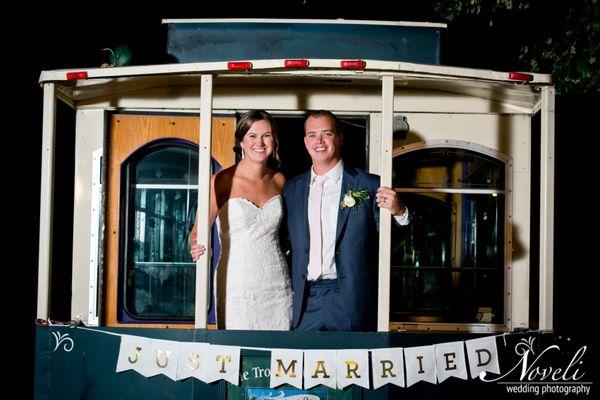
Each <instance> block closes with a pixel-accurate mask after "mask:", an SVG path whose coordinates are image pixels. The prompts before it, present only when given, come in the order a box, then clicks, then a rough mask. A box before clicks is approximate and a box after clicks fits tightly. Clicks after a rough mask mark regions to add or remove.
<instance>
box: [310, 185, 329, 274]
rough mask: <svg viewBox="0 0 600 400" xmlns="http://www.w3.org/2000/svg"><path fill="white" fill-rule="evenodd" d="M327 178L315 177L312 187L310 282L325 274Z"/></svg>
mask: <svg viewBox="0 0 600 400" xmlns="http://www.w3.org/2000/svg"><path fill="white" fill-rule="evenodd" d="M326 180H327V177H326V176H319V175H317V176H315V178H314V183H313V186H312V187H311V193H310V194H311V199H310V200H311V201H309V202H308V203H309V204H308V227H309V231H310V254H309V259H308V275H307V277H306V279H307V280H309V281H316V280H317V279H319V277H320V276H321V274H323V231H322V226H323V224H322V221H321V203H322V199H323V185H324V184H325V181H326Z"/></svg>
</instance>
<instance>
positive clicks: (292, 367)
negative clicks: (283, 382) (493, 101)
mask: <svg viewBox="0 0 600 400" xmlns="http://www.w3.org/2000/svg"><path fill="white" fill-rule="evenodd" d="M296 362H297V360H292V362H290V365H289V366H288V367H287V368H286V367H285V365H283V361H282V360H280V359H277V373H276V374H275V376H276V377H278V378H281V377H282V376H283V374H284V373H285V374H286V375H287V374H288V373H289V372H290V370H291V371H292V373H291V374H290V377H291V378H295V377H296ZM282 369H283V373H282V372H281V370H282Z"/></svg>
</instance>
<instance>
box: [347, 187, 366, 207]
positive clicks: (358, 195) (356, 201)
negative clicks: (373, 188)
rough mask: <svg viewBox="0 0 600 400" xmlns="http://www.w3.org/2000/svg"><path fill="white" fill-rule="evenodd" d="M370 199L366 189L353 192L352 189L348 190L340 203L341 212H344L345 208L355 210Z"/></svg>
mask: <svg viewBox="0 0 600 400" xmlns="http://www.w3.org/2000/svg"><path fill="white" fill-rule="evenodd" d="M368 198H369V195H368V194H367V191H366V190H365V189H357V190H353V189H352V188H348V189H347V190H346V193H344V198H343V199H342V201H341V203H340V210H343V209H344V208H350V209H354V208H356V207H359V206H360V205H361V203H362V202H363V200H367V199H368Z"/></svg>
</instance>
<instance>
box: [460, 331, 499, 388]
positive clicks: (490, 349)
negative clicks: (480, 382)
mask: <svg viewBox="0 0 600 400" xmlns="http://www.w3.org/2000/svg"><path fill="white" fill-rule="evenodd" d="M465 344H466V345H467V357H468V359H469V368H470V370H471V378H472V379H475V377H478V376H479V374H481V373H482V372H484V373H485V372H493V373H495V374H499V373H500V365H499V364H498V348H497V347H496V337H495V336H486V337H482V338H479V339H472V340H467V341H466V342H465ZM484 376H485V374H484Z"/></svg>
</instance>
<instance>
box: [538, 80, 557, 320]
mask: <svg viewBox="0 0 600 400" xmlns="http://www.w3.org/2000/svg"><path fill="white" fill-rule="evenodd" d="M554 96H555V89H554V88H553V87H544V88H543V89H542V109H541V112H542V115H541V118H542V121H541V139H540V146H541V150H540V162H541V166H540V299H539V301H540V304H539V307H540V308H539V318H540V323H539V329H540V330H552V328H553V317H552V314H553V300H554V290H553V284H554V110H555V105H554Z"/></svg>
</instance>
